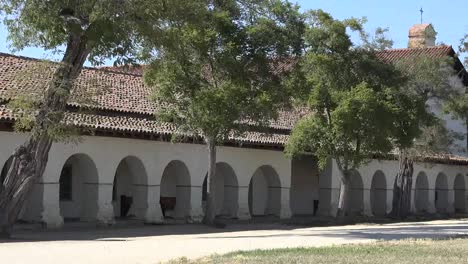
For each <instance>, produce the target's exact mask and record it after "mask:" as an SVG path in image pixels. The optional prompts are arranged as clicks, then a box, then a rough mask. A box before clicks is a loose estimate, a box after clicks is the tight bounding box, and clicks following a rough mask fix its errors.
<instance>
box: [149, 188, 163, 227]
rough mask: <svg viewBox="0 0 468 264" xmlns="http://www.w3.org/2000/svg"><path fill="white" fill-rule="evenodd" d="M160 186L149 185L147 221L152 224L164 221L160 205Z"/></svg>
mask: <svg viewBox="0 0 468 264" xmlns="http://www.w3.org/2000/svg"><path fill="white" fill-rule="evenodd" d="M159 198H160V186H159V185H148V197H147V199H148V200H147V203H148V208H147V209H146V214H145V222H146V223H150V224H160V223H162V222H163V221H164V218H163V215H162V211H161V206H160V205H159Z"/></svg>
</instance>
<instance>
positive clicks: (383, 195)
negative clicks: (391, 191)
mask: <svg viewBox="0 0 468 264" xmlns="http://www.w3.org/2000/svg"><path fill="white" fill-rule="evenodd" d="M370 202H371V208H372V214H373V215H374V216H379V217H381V216H385V215H386V214H387V181H386V179H385V174H384V173H383V172H382V171H380V170H379V171H377V172H376V173H375V174H374V177H372V183H371V190H370Z"/></svg>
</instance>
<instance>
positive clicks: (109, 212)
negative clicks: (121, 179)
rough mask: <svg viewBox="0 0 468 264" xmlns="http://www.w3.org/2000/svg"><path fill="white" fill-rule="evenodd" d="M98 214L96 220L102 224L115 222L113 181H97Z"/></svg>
mask: <svg viewBox="0 0 468 264" xmlns="http://www.w3.org/2000/svg"><path fill="white" fill-rule="evenodd" d="M96 187H97V199H98V200H97V214H96V220H97V221H98V223H100V224H104V225H112V224H114V223H115V219H114V206H113V205H112V189H113V183H97V184H96Z"/></svg>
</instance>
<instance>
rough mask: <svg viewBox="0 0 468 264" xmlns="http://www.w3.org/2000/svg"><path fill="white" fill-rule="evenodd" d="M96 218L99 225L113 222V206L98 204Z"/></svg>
mask: <svg viewBox="0 0 468 264" xmlns="http://www.w3.org/2000/svg"><path fill="white" fill-rule="evenodd" d="M96 220H97V222H98V223H99V224H100V225H113V224H115V218H114V206H112V204H104V205H100V206H99V210H98V213H97V215H96Z"/></svg>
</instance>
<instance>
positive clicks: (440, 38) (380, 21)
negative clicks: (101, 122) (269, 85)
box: [0, 0, 468, 65]
mask: <svg viewBox="0 0 468 264" xmlns="http://www.w3.org/2000/svg"><path fill="white" fill-rule="evenodd" d="M292 2H297V3H298V4H299V5H300V6H301V9H302V10H308V9H323V10H324V11H326V12H329V13H330V14H331V15H332V16H334V17H335V18H338V19H344V18H349V17H367V19H368V23H367V25H366V29H367V30H368V31H371V32H373V31H374V30H375V29H376V28H377V27H384V28H388V29H389V33H388V34H387V36H388V37H389V38H391V39H392V40H393V41H394V48H405V47H407V43H408V30H409V28H410V27H411V26H412V25H414V24H418V23H420V21H421V14H420V12H419V10H420V9H421V7H422V8H423V10H424V13H423V22H424V23H432V24H433V25H434V28H435V30H436V31H437V32H438V35H437V42H438V43H439V42H443V43H445V44H448V45H453V46H454V48H455V49H457V46H458V44H459V42H460V39H461V38H462V37H463V35H464V34H465V33H468V19H467V17H468V4H467V2H466V0H452V1H443V0H385V1H382V0H292ZM7 35H8V31H7V29H6V28H5V26H4V25H3V24H0V52H5V53H12V52H11V50H10V49H9V47H8V41H7ZM15 54H17V55H23V56H27V57H34V58H47V59H54V58H55V59H58V58H60V55H57V54H55V55H54V54H52V53H51V52H50V51H44V50H42V49H39V48H26V49H24V50H22V51H19V52H16V53H15ZM106 64H112V61H108V62H106ZM88 65H89V63H88Z"/></svg>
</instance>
